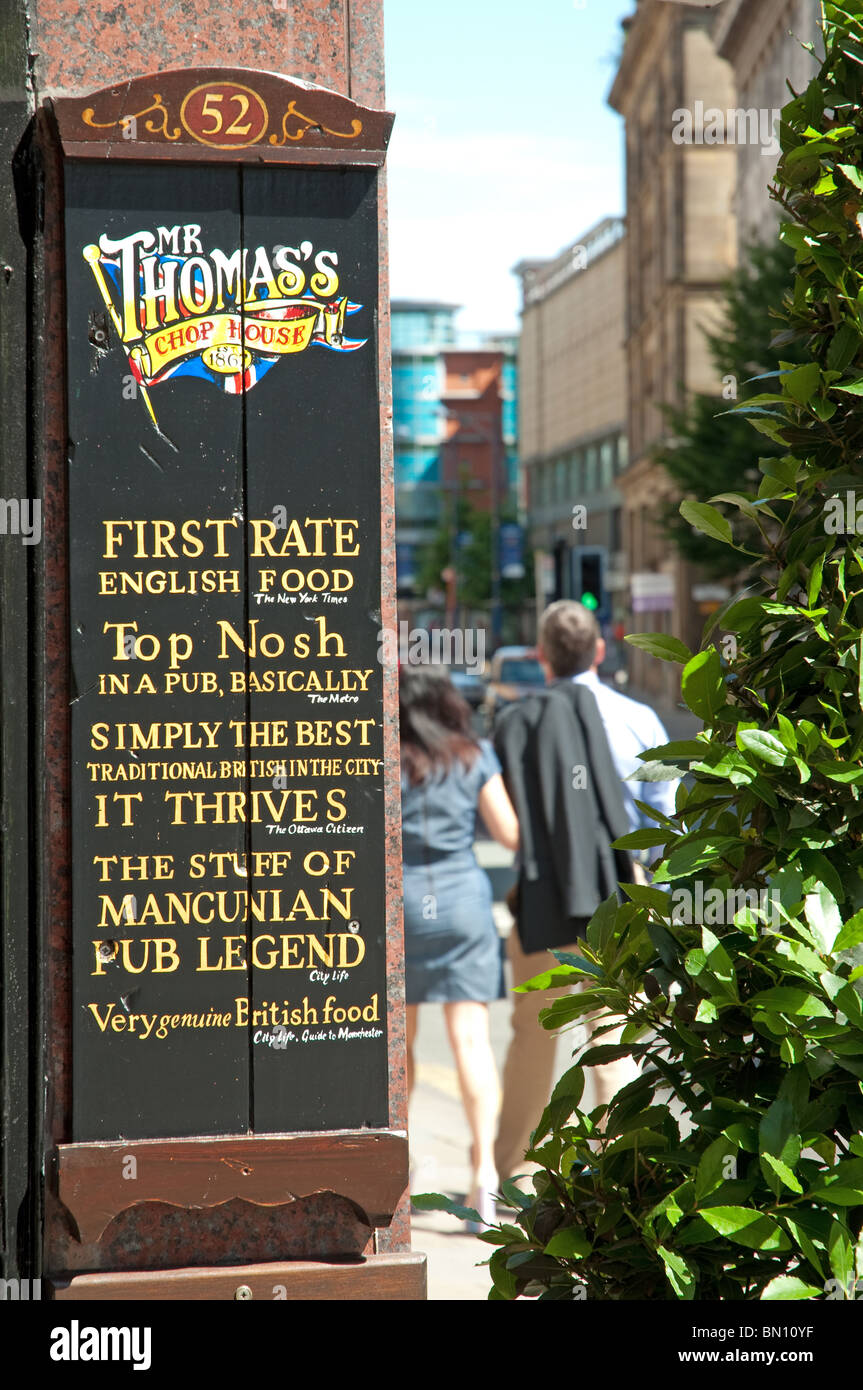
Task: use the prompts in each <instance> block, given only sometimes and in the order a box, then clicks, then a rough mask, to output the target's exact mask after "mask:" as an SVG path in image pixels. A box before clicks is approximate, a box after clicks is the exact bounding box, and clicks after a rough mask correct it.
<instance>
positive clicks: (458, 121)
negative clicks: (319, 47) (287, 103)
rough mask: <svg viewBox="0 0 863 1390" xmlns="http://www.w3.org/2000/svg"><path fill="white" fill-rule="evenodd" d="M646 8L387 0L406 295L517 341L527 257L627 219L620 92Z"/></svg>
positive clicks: (398, 245) (394, 209) (395, 204)
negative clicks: (636, 13)
mask: <svg viewBox="0 0 863 1390" xmlns="http://www.w3.org/2000/svg"><path fill="white" fill-rule="evenodd" d="M634 8H635V0H384V25H385V40H386V63H387V107H388V109H389V110H390V111H394V112H395V113H396V122H395V127H394V129H393V135H392V139H391V142H390V148H389V153H388V155H387V169H388V175H387V182H388V188H389V211H390V267H391V291H392V295H393V298H394V299H406V298H410V299H438V300H443V301H445V302H446V303H450V304H459V305H462V306H463V312H462V314H461V315H460V316H459V320H458V323H459V327H460V328H461V329H463V330H465V331H467V332H473V331H477V330H479V331H484V330H490V331H514V330H515V329H517V327H518V311H519V303H520V294H519V284H518V280H517V279H516V277H515V276H513V274H512V267H513V266H514V265H515V264H516V262H518V261H520V260H523V259H525V258H530V257H544V256H554V255H556V253H557V252H558V251H560V250H562V249H563V247H565V246H567V245H569V244H571V243H572V242H575V241H578V240H579V239H580V237H581V235H582V234H583V233H584V232H586V231H588V230H589V228H590V227H592V226H593V225H594V224H595V223H596V222H598V221H599V220H600V219H601V218H602V217H607V216H613V215H616V214H620V213H622V212H623V209H624V183H623V122H622V120H621V118H620V117H619V116H618V115H617V114H616V112H614V111H612V110H611V109H610V108H609V106H608V105H607V102H606V98H607V95H608V92H609V89H610V87H611V83H612V80H613V78H614V74H615V71H616V57H617V55H618V54H619V52H620V48H621V40H622V33H621V29H620V20H621V19H622V18H623V16H624V15H627V14H631V13H632V12H633V10H634Z"/></svg>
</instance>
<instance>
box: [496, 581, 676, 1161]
mask: <svg viewBox="0 0 863 1390" xmlns="http://www.w3.org/2000/svg"><path fill="white" fill-rule="evenodd" d="M537 655H538V657H539V660H540V661H541V662H542V664H543V666H544V668H545V671H546V678H547V680H548V681H549V683H550V684H552V685H553V684H556V683H558V684H563V683H564V682H565V681H566V682H568V681H575V682H579V683H581V684H583V685H586V686H588V687H589V689H590V690H591V691H592V693H593V695H594V697H595V699H596V703H597V706H598V708H599V714H600V717H601V719H602V723H603V727H604V729H605V732H606V737H607V739H608V743H609V748H610V750H611V755H612V760H613V763H614V766H615V768H616V769H617V773H618V776H619V777H620V778H621V779H623V778H625V777H627V776H628V774H629V773H630V772H632V771H634V770H635V769H636V768H637V767H638V766H639V761H638V757H637V755H638V754H639V753H642V752H645V751H647V750H648V749H650V748H655V747H658V746H660V745H661V744H663V743H667V742H668V736H667V734H666V732H665V729H664V728H663V725H662V722H661V720H660V719H659V718H658V717H657V715H656V714H655V713H654V711H653V710H652V709H650V708H649V706H648V705H643V704H640V703H639V702H638V701H636V700H630V699H629V698H628V697H627V696H625V695H621V694H620V693H619V692H618V691H616V690H612V689H610V688H609V687H608V686H606V685H603V683H602V682H601V681H600V679H599V676H598V668H599V666H600V665H601V663H602V661H603V660H604V658H605V642H604V640H603V638H602V636H601V634H600V630H599V624H598V623H597V621H596V618H595V617H594V615H593V613H591V612H590V611H589V610H588V609H586V608H585V607H584V606H583V605H582V604H580V603H575V602H573V601H572V600H569V599H563V600H561V601H560V602H558V603H553V604H551V606H550V607H549V608H547V609H546V610H545V612H544V613H543V615H542V618H541V620H540V625H539V640H538V643H537ZM504 771H505V772H506V768H504ZM675 786H676V783H674V782H626V781H623V780H622V781H621V787H622V791H623V797H624V803H625V807H626V812H627V816H628V819H629V823H630V826H631V828H632V829H633V830H638V829H641V828H643V827H647V826H651V825H653V824H655V822H653V821H651V820H650V819H649V817H647V816H646V815H645V814H644V813H643V812H641V811H640V810H639V809H638V807H637V805H636V801H643V802H645V804H647V805H650V806H654V807H656V809H657V810H659V811H662V812H663V813H665V814H666V815H670V814H672V813H673V811H674V789H675ZM649 857H650V856H648V858H649ZM653 857H655V856H653ZM563 949H565V950H568V951H577V950H578V945H577V943H576V942H573V943H572V944H571V945H569V946H566V947H564V948H563ZM507 950H508V955H509V959H510V963H511V965H512V971H513V984H514V985H520V984H523V983H524V982H525V980H529V979H531V978H532V977H533V976H534V975H539V974H540V973H541V972H542V971H544V970H547V969H548V968H549V966H550V964H552V962H551V960H550V958H549V955H548V952H547V951H528V952H526V951H525V950H524V949H523V947H522V944H521V940H520V936H519V930H518V927H517V926H514V927H513V929H512V931H511V932H510V935H509V940H508V943H507ZM559 995H560V991H559V990H552V991H548V992H547V993H543V992H538V993H531V994H515V995H514V996H513V1014H512V1028H513V1035H512V1039H511V1042H510V1045H509V1050H508V1053H507V1058H506V1063H505V1066H504V1073H503V1098H502V1105H501V1114H500V1120H499V1125H498V1135H497V1141H496V1144H495V1160H496V1163H497V1168H498V1172H499V1174H500V1176H501V1177H502V1178H505V1177H510V1176H511V1175H513V1174H515V1173H519V1172H524V1171H525V1168H526V1166H530V1165H525V1163H524V1152H525V1149H526V1147H527V1142H528V1138H529V1135H530V1132H531V1130H532V1129H533V1128H535V1126H536V1123H537V1121H538V1120H539V1117H540V1114H541V1113H542V1110H543V1107H544V1106H545V1104H546V1102H547V1099H548V1096H549V1093H550V1091H551V1083H552V1079H553V1074H554V1060H555V1051H556V1046H557V1038H556V1037H555V1036H554V1034H551V1033H548V1032H546V1030H545V1029H544V1028H542V1027H541V1026H540V1024H539V1022H538V1021H537V1014H538V1012H539V1010H540V1009H541V1008H547V1007H548V1005H549V1004H551V1003H552V1002H553V1001H554V1000H555V999H556V998H559ZM588 1029H589V1030H590V1023H589V1021H588ZM616 1037H617V1035H616V1034H614V1033H612V1034H607V1035H604V1036H602V1038H601V1039H600V1041H601V1042H603V1043H608V1042H612V1041H615V1040H616ZM591 1072H592V1075H593V1081H594V1091H595V1100H594V1104H599V1103H607V1102H608V1101H610V1100H611V1098H612V1096H613V1095H614V1094H615V1093H616V1092H617V1091H618V1090H619V1089H620V1088H621V1087H622V1086H624V1085H626V1084H627V1083H628V1082H629V1081H631V1080H632V1079H633V1077H634V1075H635V1074H636V1073H635V1071H634V1069H633V1068H632V1066H631V1064H629V1063H628V1062H627V1061H626V1060H625V1059H624V1060H623V1061H620V1062H612V1063H608V1064H606V1065H604V1066H599V1067H593V1068H591Z"/></svg>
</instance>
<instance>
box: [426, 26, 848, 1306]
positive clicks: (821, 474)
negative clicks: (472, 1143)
mask: <svg viewBox="0 0 863 1390" xmlns="http://www.w3.org/2000/svg"><path fill="white" fill-rule="evenodd" d="M824 10H825V23H824V41H825V54H826V57H825V61H824V63H823V65H822V67H821V70H820V73H819V75H818V76H817V78H816V79H815V80H813V82H812V83H811V84H810V86H809V88H808V89H807V91H806V92H805V93H804V94H802V95H800V96H798V97H796V98H795V99H794V100H792V101H791V102H790V103H789V104H788V105H787V106H786V107H785V109H784V111H783V120H782V126H781V141H782V151H783V153H782V157H781V161H780V164H779V170H778V175H777V184H776V188H775V189H774V196H775V197H776V198H777V199H778V201H779V202H780V203H781V204H782V207H783V209H784V213H785V216H786V218H787V219H788V221H787V223H786V224H785V225H784V226H783V228H782V232H781V235H782V237H783V239H784V240H785V241H787V243H788V244H789V245H790V246H791V247H793V249H794V251H795V256H796V267H795V275H794V281H793V286H792V287H791V289H790V291H789V294H788V296H787V298H786V301H785V305H784V314H783V317H784V319H785V328H784V329H783V332H782V333H781V334H780V335H779V338H778V340H776V341H778V344H779V345H780V346H782V344H783V343H791V342H794V343H795V344H798V345H803V347H804V348H805V349H806V356H807V360H806V361H805V362H803V363H802V364H797V365H792V364H785V366H784V367H783V368H782V370H781V373H780V374H779V375H778V376H777V377H776V378H775V379H774V382H773V387H774V389H773V390H770V391H767V392H764V393H762V394H760V395H759V396H757V397H755V398H749V399H748V400H747V401H745V402H744V403H743V404H742V405H741V406H740V407H739V409H740V412H741V413H742V414H744V415H746V416H747V417H748V418H749V419H750V420H751V422H752V424H753V425H754V426H755V427H756V428H757V429H759V430H760V431H761V432H762V434H764V435H766V436H767V437H769V438H770V439H771V440H772V441H773V442H774V443H775V444H778V445H779V446H780V449H781V452H780V453H779V455H778V456H775V455H774V456H773V457H771V458H769V459H763V460H762V461H761V464H760V472H761V475H762V476H761V482H760V486H759V488H758V493H757V495H755V496H743V495H739V494H734V495H722V496H721V497H719V498H714V499H713V501H714V502H715V503H719V504H722V508H721V509H720V507H719V506H714V505H711V504H708V503H701V502H689V503H683V504H682V506H681V512H682V514H683V515H684V516H685V517H686V518H687V520H688V521H689V522H690V524H692V525H693V526H695V527H696V529H698V530H700V531H701V532H703V533H704V534H705V535H708V536H711V537H713V538H715V539H720V540H723V541H724V542H725V543H726V544H727V545H731V546H736V548H737V549H738V550H741V549H742V547H741V546H740V545H739V544H738V542H737V541H736V539H735V531H734V527H735V525H736V524H737V522H736V518H737V517H739V516H742V517H744V518H746V520H747V522H748V523H751V525H750V526H748V527H747V530H746V535H747V539H748V537H749V536H751V534H752V530H751V526H754V527H755V528H756V533H757V534H759V535H760V537H761V540H760V543H759V553H758V554H753V553H752V551H751V541H750V543H749V547H748V548H747V554H746V558H748V559H751V560H752V569H751V573H752V578H753V582H752V584H751V586H750V587H749V589H748V590H747V592H746V593H745V594H744V595H741V596H738V597H737V598H735V599H734V600H733V601H732V602H731V603H729V604H728V605H726V606H725V608H724V609H723V610H722V611H721V612H720V613H719V614H717V616H716V618H715V619H714V621H713V623H712V625H711V627H710V629H709V630H708V632H707V633H706V634H705V646H704V649H703V650H702V651H700V652H698V653H697V654H695V655H692V654H691V653H689V652H688V651H687V650H686V648H684V647H683V645H682V644H681V643H679V642H675V641H674V639H669V638H667V637H662V638H659V637H656V638H652V637H649V636H646V637H637V638H633V639H631V640H633V641H635V642H636V643H637V644H638V645H640V646H641V647H643V648H645V649H646V650H648V651H652V652H653V653H654V654H655V655H657V656H659V657H661V658H662V659H664V660H672V661H677V662H679V663H680V664H681V665H682V666H683V675H682V689H683V696H684V699H685V700H686V702H687V704H688V705H689V707H690V709H691V710H692V711H693V712H694V713H695V714H697V715H699V716H700V717H701V718H702V719H703V720H704V730H703V732H702V733H701V734H699V735H698V737H697V738H695V739H694V740H691V741H688V742H685V743H676V744H670V745H668V746H667V747H665V748H662V749H658V750H655V751H654V752H653V753H652V754H650V755H648V757H649V759H650V762H651V763H652V767H650V769H649V774H648V775H651V776H656V777H659V778H661V777H663V776H667V775H668V772H669V770H670V769H673V770H674V771H675V772H677V773H679V772H683V771H686V772H688V773H689V774H690V775H689V777H688V778H687V782H686V784H684V783H681V784H680V787H679V790H678V794H677V811H676V815H675V816H674V818H673V819H671V820H666V819H664V818H663V817H661V816H660V815H658V814H657V813H656V812H653V811H649V812H648V813H649V814H650V815H651V816H652V818H653V819H654V820H655V821H656V822H657V830H649V831H639V832H637V833H636V834H635V835H631V836H628V837H627V838H626V839H625V840H623V841H621V842H620V844H621V845H622V846H626V847H630V848H636V847H639V846H645V847H646V846H649V845H653V844H655V843H657V840H658V839H659V840H660V841H662V843H663V853H662V856H661V858H660V859H659V860H658V861H657V863H656V869H655V874H654V879H653V884H652V886H650V887H635V886H633V887H632V888H629V889H628V890H627V893H628V897H629V899H630V900H629V901H628V902H626V903H625V904H624V905H622V906H621V905H619V904H618V903H617V901H616V900H614V899H610V900H609V901H608V902H607V903H605V904H604V905H603V906H602V907H601V908H600V909H599V911H598V912H597V914H596V916H595V917H594V919H593V921H592V922H591V924H590V927H589V929H588V934H587V943H586V945H585V947H584V954H583V957H565V956H559V957H558V961H559V963H558V965H557V966H556V967H555V968H554V969H552V970H551V971H550V972H549V974H548V975H546V976H543V977H540V978H539V979H538V980H536V981H533V982H531V984H530V985H528V986H526V988H528V989H529V988H531V987H533V988H539V987H547V986H548V985H549V984H554V985H560V986H561V987H562V988H563V987H565V986H569V985H571V984H572V983H573V982H575V981H576V980H584V979H585V978H586V979H587V980H588V981H589V988H587V989H586V990H585V991H584V992H582V993H579V994H576V995H572V994H564V995H562V996H561V997H560V998H559V999H557V1000H556V1001H555V1003H554V1004H553V1005H552V1006H551V1008H549V1009H547V1010H545V1011H544V1012H543V1014H542V1015H541V1019H542V1023H543V1026H544V1027H546V1028H549V1029H557V1028H561V1027H565V1026H567V1025H571V1024H574V1023H575V1022H577V1020H578V1019H579V1018H581V1016H582V1015H583V1014H585V1013H587V1012H589V1011H599V1012H600V1013H603V1014H604V1015H605V1016H606V1021H605V1022H604V1024H603V1028H604V1030H605V1031H606V1032H607V1031H609V1030H610V1029H611V1028H612V1027H613V1026H614V1025H613V1022H612V1020H613V1019H614V1017H616V1016H621V1017H622V1018H623V1019H624V1020H625V1025H626V1026H625V1030H624V1033H623V1037H622V1042H621V1043H620V1044H619V1046H618V1045H615V1046H614V1047H613V1048H611V1049H609V1046H608V1045H604V1044H602V1043H601V1042H600V1043H599V1044H598V1045H595V1044H596V1040H595V1039H594V1044H592V1045H591V1046H590V1047H589V1048H588V1049H587V1050H585V1051H583V1052H582V1053H581V1055H580V1056H579V1057H578V1065H577V1066H575V1067H573V1068H572V1069H571V1070H570V1071H569V1072H567V1073H566V1075H565V1076H564V1077H563V1079H562V1080H561V1081H560V1083H559V1084H558V1086H557V1088H556V1090H555V1092H554V1095H553V1096H552V1099H551V1102H550V1104H549V1106H548V1107H547V1109H546V1111H545V1113H544V1114H543V1116H542V1119H541V1121H540V1124H539V1126H538V1128H537V1130H536V1132H535V1134H534V1136H533V1145H532V1148H531V1149H530V1150H529V1151H528V1154H527V1157H528V1159H530V1160H531V1161H533V1162H535V1163H538V1164H539V1165H541V1170H540V1171H539V1173H537V1174H536V1176H535V1178H534V1192H533V1193H532V1194H525V1195H522V1194H520V1193H518V1191H517V1190H516V1189H515V1188H513V1187H512V1185H510V1184H505V1193H504V1196H505V1197H506V1199H507V1201H508V1202H509V1203H510V1205H511V1207H512V1211H513V1216H512V1219H511V1221H510V1222H508V1223H504V1224H502V1225H500V1226H497V1227H494V1228H492V1229H491V1230H489V1231H487V1232H485V1233H484V1234H483V1236H482V1237H481V1239H483V1240H485V1241H487V1242H488V1243H489V1244H491V1245H494V1246H495V1247H496V1248H495V1250H494V1251H493V1253H492V1255H491V1260H490V1272H491V1276H492V1280H493V1289H492V1293H491V1295H490V1297H492V1298H495V1299H502V1298H507V1299H508V1298H516V1297H519V1296H521V1295H536V1296H539V1297H541V1298H544V1299H573V1298H581V1297H585V1296H586V1297H588V1298H601V1299H636V1298H637V1299H644V1298H656V1299H674V1298H678V1299H807V1298H830V1297H834V1298H836V1297H839V1298H844V1297H854V1296H855V1289H856V1290H857V1291H859V1293H860V1294H861V1295H863V1240H861V1223H863V1137H861V1131H863V1093H861V1092H863V1087H861V1079H863V1000H861V988H863V964H860V961H861V958H863V953H861V945H863V910H861V909H863V550H861V547H860V543H859V538H858V535H857V532H856V529H855V528H856V527H857V525H858V523H857V511H856V503H857V500H858V499H857V496H856V494H855V492H854V489H855V488H856V487H857V485H858V483H863V470H861V467H860V451H861V447H863V174H861V172H860V170H861V167H863V158H861V152H863V111H861V97H860V94H861V91H863V0H848V3H847V4H846V5H845V6H844V8H840V7H838V6H834V5H829V4H828V5H825V7H824ZM859 502H860V523H859V524H860V528H861V529H863V490H861V492H860V497H859ZM728 508H730V509H731V511H730V516H729V513H728V511H727V509H728ZM721 634H724V635H721ZM711 643H712V644H711ZM639 775H640V776H642V777H643V776H644V775H645V774H644V772H642V773H640V774H639ZM644 809H645V810H646V811H647V810H648V808H646V807H645V808H644ZM687 894H689V895H690V896H689V897H687ZM741 894H745V895H747V897H746V898H742V897H740V896H739V895H741ZM684 904H688V905H689V906H690V907H691V909H692V910H691V911H690V912H683V911H682V908H683V905H684ZM687 919H688V920H687ZM618 1055H628V1056H631V1057H632V1058H634V1059H635V1060H636V1061H638V1062H639V1064H640V1075H639V1077H638V1079H637V1080H636V1081H634V1082H633V1083H632V1084H631V1085H629V1086H627V1087H625V1088H624V1089H623V1090H622V1091H621V1092H619V1094H618V1095H617V1096H616V1097H615V1099H614V1100H613V1102H612V1103H611V1105H610V1106H608V1107H607V1108H605V1107H600V1108H598V1109H595V1110H593V1111H591V1112H590V1113H585V1112H584V1111H582V1110H580V1109H579V1104H580V1100H581V1094H582V1087H583V1081H584V1070H585V1068H588V1067H590V1066H592V1065H595V1064H596V1063H598V1062H601V1061H603V1060H609V1058H610V1057H611V1056H618ZM434 1200H436V1199H427V1201H426V1202H425V1203H424V1204H425V1205H429V1204H430V1203H431V1202H433V1201H434ZM438 1204H440V1202H439V1201H438ZM857 1280H860V1283H859V1285H857V1283H856V1281H857Z"/></svg>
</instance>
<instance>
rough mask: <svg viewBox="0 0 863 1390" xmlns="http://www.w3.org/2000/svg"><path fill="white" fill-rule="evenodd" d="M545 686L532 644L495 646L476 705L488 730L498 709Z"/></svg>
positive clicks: (543, 676) (543, 674) (542, 672)
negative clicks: (480, 702)
mask: <svg viewBox="0 0 863 1390" xmlns="http://www.w3.org/2000/svg"><path fill="white" fill-rule="evenodd" d="M543 685H545V672H544V671H543V669H542V666H541V665H540V663H539V659H538V657H537V654H536V651H535V649H534V648H533V647H498V649H497V651H496V652H495V654H494V656H493V657H492V659H491V663H490V665H489V670H488V678H487V681H486V689H485V699H484V700H483V702H482V705H481V707H480V709H481V713H482V716H483V718H484V719H485V723H486V727H487V728H488V729H491V728H492V726H493V724H494V721H495V717H496V715H497V713H498V710H500V709H502V708H503V706H504V705H508V704H510V703H511V702H512V701H513V700H521V699H523V698H524V696H525V695H529V694H530V693H531V692H532V691H534V690H536V689H537V687H538V686H543Z"/></svg>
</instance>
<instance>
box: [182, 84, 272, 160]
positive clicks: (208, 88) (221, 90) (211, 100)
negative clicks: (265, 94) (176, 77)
mask: <svg viewBox="0 0 863 1390" xmlns="http://www.w3.org/2000/svg"><path fill="white" fill-rule="evenodd" d="M269 119H270V118H269V113H268V112H267V108H266V106H265V104H264V101H263V99H262V98H261V97H259V96H258V93H257V92H255V91H253V90H252V88H251V87H242V86H240V84H239V83H237V82H207V83H204V85H203V86H200V87H193V88H192V90H191V92H189V93H187V95H186V97H185V98H184V101H183V105H182V106H181V107H180V120H181V121H182V123H183V126H184V127H185V129H186V130H187V131H188V132H189V134H190V135H191V136H193V137H194V139H195V140H200V142H201V144H202V145H210V146H212V147H214V148H215V149H217V150H241V149H245V147H246V146H247V145H255V144H257V142H258V141H259V140H260V139H262V137H263V136H264V135H265V134H266V131H267V126H268V124H269Z"/></svg>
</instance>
